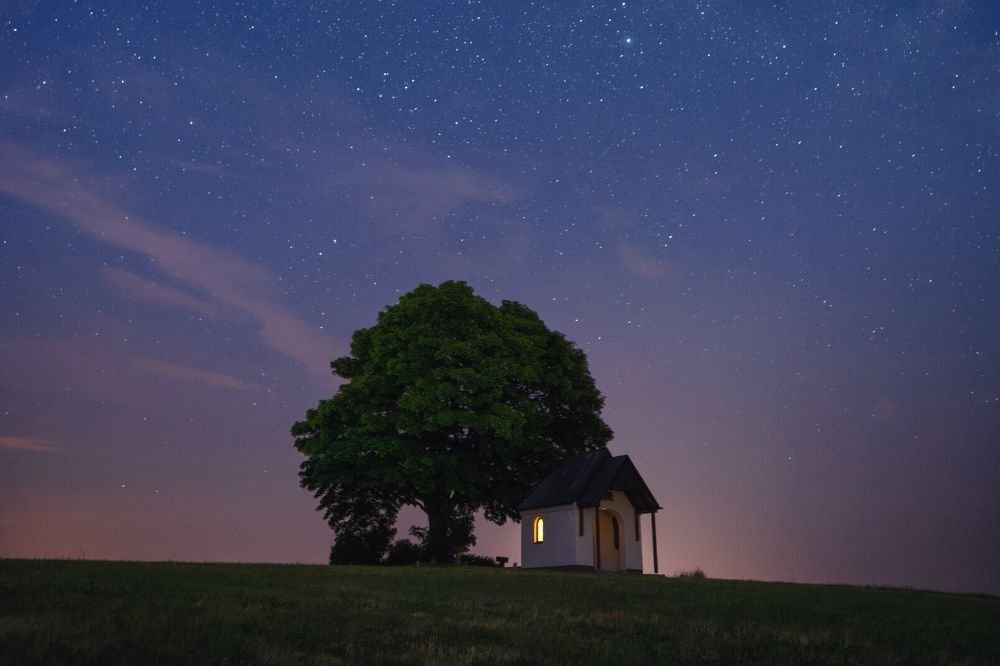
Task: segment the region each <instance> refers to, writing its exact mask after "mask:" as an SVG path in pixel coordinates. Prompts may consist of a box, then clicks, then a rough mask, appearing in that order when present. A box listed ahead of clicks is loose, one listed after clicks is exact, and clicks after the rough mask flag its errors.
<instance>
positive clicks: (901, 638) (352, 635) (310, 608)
mask: <svg viewBox="0 0 1000 666" xmlns="http://www.w3.org/2000/svg"><path fill="white" fill-rule="evenodd" d="M68 662H71V663H181V662H183V663H221V662H225V663H246V662H251V663H323V664H331V663H332V664H336V663H351V664H355V663H384V662H390V663H438V664H454V663H481V664H493V663H505V664H530V663H543V664H573V663H577V664H583V663H586V664H591V663H609V664H611V663H614V664H637V663H650V664H666V663H699V664H712V663H810V664H815V663H820V664H827V663H829V664H841V663H876V664H888V663H908V664H910V663H914V664H956V663H959V664H961V663H964V664H989V663H994V664H996V663H1000V599H997V598H995V597H976V596H964V595H956V594H941V593H935V592H921V591H911V590H886V589H867V588H851V587H838V586H820V585H793V584H782V583H756V582H740V581H721V580H690V579H676V578H657V577H651V576H627V575H594V574H586V573H583V574H570V573H554V572H539V571H524V570H511V569H503V570H501V569H484V568H478V567H452V568H430V567H422V568H415V567H405V568H402V567H401V568H393V567H384V568H376V567H324V566H281V565H239V564H176V563H137V562H89V561H51V560H0V663H2V664H30V663H68Z"/></svg>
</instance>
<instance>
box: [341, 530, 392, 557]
mask: <svg viewBox="0 0 1000 666" xmlns="http://www.w3.org/2000/svg"><path fill="white" fill-rule="evenodd" d="M394 536H396V529H395V528H393V527H391V526H388V525H379V524H376V525H374V526H373V527H370V528H369V529H367V530H363V531H361V530H358V531H353V530H352V531H346V530H345V531H341V532H338V533H337V540H336V541H335V542H334V544H333V547H332V548H330V564H379V563H381V562H382V558H383V557H385V551H386V550H387V549H388V548H389V542H390V541H392V538H393V537H394Z"/></svg>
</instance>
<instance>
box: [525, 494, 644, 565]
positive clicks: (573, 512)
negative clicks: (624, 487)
mask: <svg viewBox="0 0 1000 666" xmlns="http://www.w3.org/2000/svg"><path fill="white" fill-rule="evenodd" d="M601 506H602V507H603V508H606V509H610V510H611V511H613V512H614V514H615V516H616V517H617V518H618V525H619V530H620V545H621V551H620V552H621V557H620V568H621V569H631V570H635V571H642V549H643V544H642V541H636V539H635V535H636V533H635V511H634V510H633V508H632V504H631V502H629V501H628V498H627V497H626V496H625V493H623V492H621V491H617V490H615V491H612V492H611V499H610V500H607V499H606V500H602V501H601ZM579 511H580V509H578V508H577V506H576V505H575V504H567V505H564V506H556V507H547V508H545V509H538V510H535V511H525V512H524V513H523V514H522V515H521V566H523V567H529V568H530V567H562V566H570V565H577V566H587V567H592V566H594V509H593V507H590V508H586V509H583V535H582V536H581V535H580V532H579V529H580V524H579V513H578V512H579ZM539 516H541V518H542V520H544V521H545V540H544V541H543V542H542V543H533V542H532V541H533V537H534V524H535V518H537V517H539ZM604 531H607V530H604ZM640 531H641V528H640ZM609 536H610V535H608V534H602V537H604V538H602V541H605V544H606V546H605V547H606V548H607V547H608V546H607V544H608V543H610V541H608V540H607V539H608V538H609ZM641 536H643V537H646V535H641ZM646 538H648V537H646ZM604 559H605V560H607V558H604ZM602 564H603V565H604V568H607V565H608V562H607V561H605V562H602Z"/></svg>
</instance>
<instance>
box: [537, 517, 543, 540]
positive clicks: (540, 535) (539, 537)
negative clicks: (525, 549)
mask: <svg viewBox="0 0 1000 666" xmlns="http://www.w3.org/2000/svg"><path fill="white" fill-rule="evenodd" d="M543 541H545V521H544V520H542V518H541V516H539V517H538V518H535V543H541V542H543Z"/></svg>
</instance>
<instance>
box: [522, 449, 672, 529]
mask: <svg viewBox="0 0 1000 666" xmlns="http://www.w3.org/2000/svg"><path fill="white" fill-rule="evenodd" d="M609 490H621V491H623V492H624V493H625V495H626V496H627V497H628V499H629V501H630V502H631V503H632V506H633V507H635V510H636V512H638V513H649V512H651V511H656V510H658V509H660V508H662V507H661V506H660V505H659V503H658V502H657V501H656V498H654V497H653V493H651V492H649V487H648V486H647V485H646V482H645V481H643V480H642V477H641V476H640V475H639V471H638V470H637V469H636V468H635V465H633V464H632V460H631V459H630V458H629V457H628V456H614V457H612V455H611V452H609V451H608V450H607V449H597V450H595V451H585V452H584V453H578V454H576V455H573V456H570V457H569V458H566V459H565V460H563V461H562V463H560V464H559V466H558V467H556V468H555V469H554V470H553V471H552V472H551V473H550V474H549V475H548V476H546V477H545V478H544V479H542V481H541V483H539V484H538V485H537V486H535V489H534V490H532V491H531V494H530V495H528V497H527V498H526V499H525V500H524V501H523V502H521V504H520V505H519V506H518V507H517V509H518V511H526V510H527V509H540V508H543V507H547V506H559V505H562V504H576V505H577V506H581V507H584V506H595V505H596V504H597V502H598V501H600V499H601V498H602V497H603V496H604V493H606V492H607V491H609Z"/></svg>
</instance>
